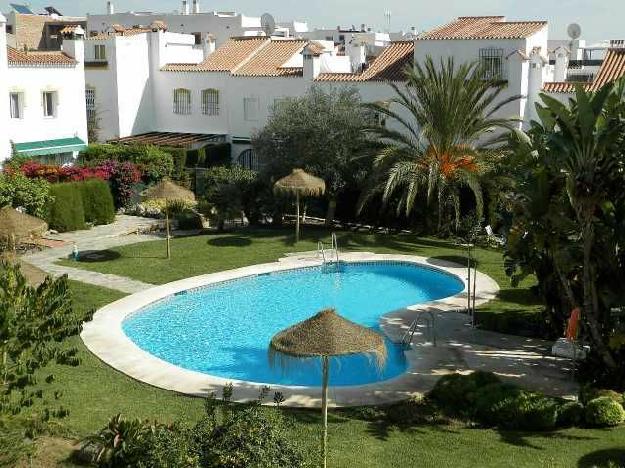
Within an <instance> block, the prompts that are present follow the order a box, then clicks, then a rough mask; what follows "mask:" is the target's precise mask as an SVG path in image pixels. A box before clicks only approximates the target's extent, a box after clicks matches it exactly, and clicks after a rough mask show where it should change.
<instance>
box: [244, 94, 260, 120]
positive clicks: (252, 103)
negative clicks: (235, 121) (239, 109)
mask: <svg viewBox="0 0 625 468" xmlns="http://www.w3.org/2000/svg"><path fill="white" fill-rule="evenodd" d="M243 115H244V119H245V120H250V121H254V120H258V98H257V97H255V96H250V97H246V98H243Z"/></svg>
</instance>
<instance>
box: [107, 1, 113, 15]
mask: <svg viewBox="0 0 625 468" xmlns="http://www.w3.org/2000/svg"><path fill="white" fill-rule="evenodd" d="M106 14H107V15H114V14H115V7H114V6H113V2H112V1H110V0H109V1H108V2H106Z"/></svg>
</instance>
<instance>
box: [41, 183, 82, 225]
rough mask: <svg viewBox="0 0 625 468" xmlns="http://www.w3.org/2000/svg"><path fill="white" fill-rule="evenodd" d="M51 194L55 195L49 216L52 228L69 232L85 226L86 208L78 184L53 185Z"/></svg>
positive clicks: (49, 209)
mask: <svg viewBox="0 0 625 468" xmlns="http://www.w3.org/2000/svg"><path fill="white" fill-rule="evenodd" d="M50 195H51V196H52V197H53V201H52V202H51V203H50V204H49V206H48V216H47V219H48V224H49V225H50V229H56V230H57V231H59V232H68V231H77V230H79V229H84V228H85V210H84V207H83V204H82V194H81V190H80V188H79V186H78V184H76V183H66V184H54V185H51V186H50Z"/></svg>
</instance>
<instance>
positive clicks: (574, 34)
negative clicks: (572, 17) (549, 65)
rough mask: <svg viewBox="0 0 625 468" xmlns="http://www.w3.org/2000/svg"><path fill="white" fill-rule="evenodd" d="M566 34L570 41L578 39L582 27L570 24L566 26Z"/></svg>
mask: <svg viewBox="0 0 625 468" xmlns="http://www.w3.org/2000/svg"><path fill="white" fill-rule="evenodd" d="M566 32H567V33H568V35H569V37H570V38H571V39H573V40H575V39H579V37H580V36H581V35H582V27H581V26H580V25H579V24H577V23H571V24H569V25H568V26H567V28H566Z"/></svg>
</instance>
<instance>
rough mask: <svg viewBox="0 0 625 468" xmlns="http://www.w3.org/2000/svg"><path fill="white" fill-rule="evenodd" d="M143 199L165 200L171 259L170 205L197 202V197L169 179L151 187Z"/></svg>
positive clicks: (168, 253)
mask: <svg viewBox="0 0 625 468" xmlns="http://www.w3.org/2000/svg"><path fill="white" fill-rule="evenodd" d="M143 197H144V198H146V199H148V200H165V229H166V232H167V258H170V257H171V247H170V245H169V203H170V202H172V201H173V202H185V201H191V202H193V201H195V195H194V193H193V192H192V191H191V190H188V189H186V188H184V187H181V186H180V185H176V184H174V183H173V182H172V181H170V180H168V179H163V180H161V181H160V182H159V183H158V184H156V185H154V186H153V187H150V188H149V189H147V190H146V191H145V192H144V193H143Z"/></svg>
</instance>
